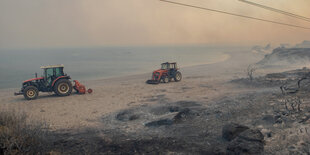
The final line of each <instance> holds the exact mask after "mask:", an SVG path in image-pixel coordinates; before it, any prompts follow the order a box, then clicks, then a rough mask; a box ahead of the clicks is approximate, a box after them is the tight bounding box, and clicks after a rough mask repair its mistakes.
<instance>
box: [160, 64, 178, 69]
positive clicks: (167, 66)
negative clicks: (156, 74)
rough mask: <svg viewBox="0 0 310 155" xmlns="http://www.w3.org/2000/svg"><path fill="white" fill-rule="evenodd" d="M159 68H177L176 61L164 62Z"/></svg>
mask: <svg viewBox="0 0 310 155" xmlns="http://www.w3.org/2000/svg"><path fill="white" fill-rule="evenodd" d="M161 69H162V70H170V69H177V63H176V62H173V63H169V62H165V63H162V64H161Z"/></svg>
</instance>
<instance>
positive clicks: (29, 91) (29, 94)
mask: <svg viewBox="0 0 310 155" xmlns="http://www.w3.org/2000/svg"><path fill="white" fill-rule="evenodd" d="M23 92H24V97H25V99H27V100H34V99H36V98H37V97H38V96H39V90H38V88H37V87H35V86H27V87H26V88H25V89H24V91H23Z"/></svg>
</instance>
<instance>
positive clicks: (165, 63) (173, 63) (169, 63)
mask: <svg viewBox="0 0 310 155" xmlns="http://www.w3.org/2000/svg"><path fill="white" fill-rule="evenodd" d="M162 64H176V62H164V63H162Z"/></svg>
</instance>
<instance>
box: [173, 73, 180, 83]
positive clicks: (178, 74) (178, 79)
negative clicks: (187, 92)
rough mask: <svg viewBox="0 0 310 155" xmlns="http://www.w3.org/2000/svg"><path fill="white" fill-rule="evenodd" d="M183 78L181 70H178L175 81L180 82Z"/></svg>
mask: <svg viewBox="0 0 310 155" xmlns="http://www.w3.org/2000/svg"><path fill="white" fill-rule="evenodd" d="M181 80H182V74H181V72H179V71H178V72H176V73H175V76H174V81H175V82H179V81H181Z"/></svg>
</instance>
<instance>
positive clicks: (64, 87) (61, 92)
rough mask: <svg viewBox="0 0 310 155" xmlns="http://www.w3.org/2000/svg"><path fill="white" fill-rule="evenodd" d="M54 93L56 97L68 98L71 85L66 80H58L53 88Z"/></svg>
mask: <svg viewBox="0 0 310 155" xmlns="http://www.w3.org/2000/svg"><path fill="white" fill-rule="evenodd" d="M54 92H55V93H56V94H57V95H58V96H69V95H70V94H71V93H72V83H71V82H70V81H69V80H68V79H60V80H58V81H57V82H56V84H55V86H54Z"/></svg>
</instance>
